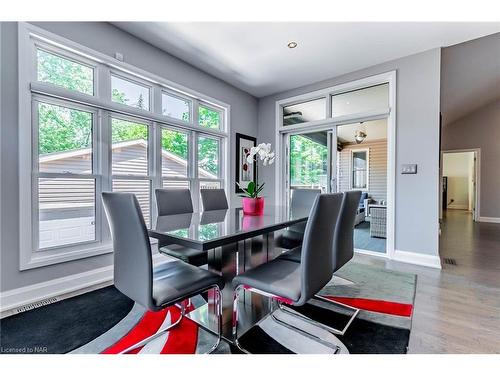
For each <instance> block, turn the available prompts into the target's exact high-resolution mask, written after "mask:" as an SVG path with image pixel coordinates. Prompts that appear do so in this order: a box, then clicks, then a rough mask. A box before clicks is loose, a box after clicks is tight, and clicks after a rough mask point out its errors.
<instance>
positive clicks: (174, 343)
mask: <svg viewBox="0 0 500 375" xmlns="http://www.w3.org/2000/svg"><path fill="white" fill-rule="evenodd" d="M190 310H191V309H187V310H186V312H189V311H190ZM171 314H172V315H171V316H172V321H173V322H175V320H177V319H178V318H179V315H180V311H179V309H175V312H171ZM169 332H170V334H169V336H168V339H167V342H166V343H165V345H164V346H163V349H162V350H161V352H160V354H194V353H196V346H197V345H198V326H197V325H196V323H195V322H193V321H192V320H190V319H188V318H184V319H182V321H181V322H180V323H179V325H178V326H177V327H175V328H174V329H172V330H171V331H169Z"/></svg>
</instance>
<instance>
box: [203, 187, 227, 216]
mask: <svg viewBox="0 0 500 375" xmlns="http://www.w3.org/2000/svg"><path fill="white" fill-rule="evenodd" d="M200 194H201V201H202V202H203V210H204V211H212V210H226V209H228V208H229V205H228V204H227V198H226V192H225V191H224V189H201V190H200Z"/></svg>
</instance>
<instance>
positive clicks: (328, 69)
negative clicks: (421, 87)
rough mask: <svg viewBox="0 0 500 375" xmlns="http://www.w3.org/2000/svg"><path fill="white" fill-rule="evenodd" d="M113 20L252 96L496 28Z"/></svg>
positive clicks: (498, 26)
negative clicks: (291, 46) (290, 45)
mask: <svg viewBox="0 0 500 375" xmlns="http://www.w3.org/2000/svg"><path fill="white" fill-rule="evenodd" d="M113 24H114V25H115V26H117V27H119V28H121V29H122V30H125V31H127V32H129V33H130V34H133V35H135V36H137V37H139V38H141V39H143V40H144V41H146V42H148V43H150V44H152V45H155V46H157V47H159V48H161V49H163V50H165V51H166V52H169V53H170V54H172V55H174V56H177V57H178V58H180V59H182V60H184V61H186V62H188V63H190V64H192V65H194V66H196V67H198V68H199V69H201V70H203V71H206V72H207V73H210V74H212V75H214V76H216V77H218V78H220V79H222V80H224V81H226V82H228V83H230V84H232V85H234V86H236V87H238V88H241V89H242V90H245V91H247V92H249V93H250V94H252V95H254V96H256V97H263V96H266V95H270V94H273V93H277V92H280V91H284V90H288V89H292V88H295V87H298V86H302V85H305V84H309V83H313V82H317V81H321V80H324V79H327V78H331V77H335V76H339V75H342V74H345V73H349V72H352V71H355V70H358V69H363V68H366V67H369V66H372V65H376V64H379V63H382V62H385V61H389V60H393V59H396V58H399V57H403V56H408V55H411V54H414V53H418V52H422V51H425V50H429V49H432V48H437V47H443V46H449V45H453V44H457V43H460V42H464V41H466V40H471V39H475V38H478V37H481V36H484V35H488V34H493V33H495V32H499V31H500V23H478V22H475V23H474V22H470V23H466V22H463V23H453V22H432V23H417V22H413V23H411V22H407V23H389V22H378V23H374V22H363V23H360V22H343V23H338V22H324V23H321V22H314V23H312V22H309V23H307V22H304V23H303V22H301V23H293V22H281V23H280V22H276V23H273V22H239V23H232V22H225V23H224V22H218V23H216V22H204V23H201V22H190V23H168V22H115V23H113ZM291 40H294V41H296V42H297V43H298V47H297V48H295V49H289V48H287V43H288V42H289V41H291Z"/></svg>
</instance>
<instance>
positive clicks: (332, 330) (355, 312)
mask: <svg viewBox="0 0 500 375" xmlns="http://www.w3.org/2000/svg"><path fill="white" fill-rule="evenodd" d="M314 299H318V300H321V301H324V302H327V303H329V304H332V305H337V306H342V307H343V308H345V309H347V310H351V311H353V314H352V315H351V317H350V319H349V321H348V322H347V324H346V325H345V326H344V327H343V328H342V329H337V328H334V327H331V326H328V325H326V324H323V323H320V322H317V321H316V320H313V319H311V318H309V317H307V316H305V315H303V314H301V313H299V312H297V311H295V310H293V309H291V308H289V307H287V306H284V305H283V304H281V303H278V307H279V309H280V310H281V311H283V312H285V313H288V314H291V315H293V316H295V317H297V318H299V319H302V320H304V321H306V322H308V323H311V324H314V325H315V326H317V327H320V328H323V329H326V330H327V331H329V332H330V333H333V334H335V335H339V336H343V335H344V334H345V333H346V331H347V329H348V328H349V327H350V326H351V323H352V322H353V321H354V319H355V318H356V316H357V315H358V314H359V311H360V310H359V309H357V308H355V307H352V306H348V305H345V304H343V303H340V302H336V301H331V300H329V299H328V298H325V297H323V296H320V295H315V296H314Z"/></svg>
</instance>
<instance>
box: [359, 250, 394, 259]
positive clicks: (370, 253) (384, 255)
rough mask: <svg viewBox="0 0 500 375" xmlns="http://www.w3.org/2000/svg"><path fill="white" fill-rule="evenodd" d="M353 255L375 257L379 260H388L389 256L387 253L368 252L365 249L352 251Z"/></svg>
mask: <svg viewBox="0 0 500 375" xmlns="http://www.w3.org/2000/svg"><path fill="white" fill-rule="evenodd" d="M354 252H355V253H359V254H364V255H372V256H375V257H380V258H389V255H387V253H379V252H377V251H370V250H365V249H354Z"/></svg>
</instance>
